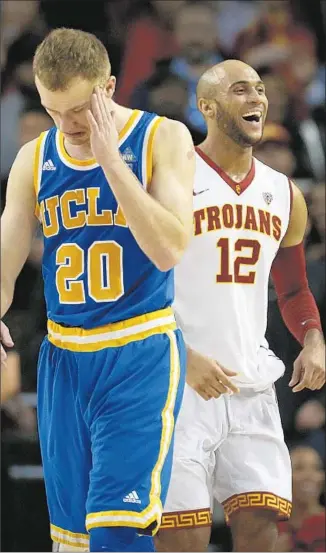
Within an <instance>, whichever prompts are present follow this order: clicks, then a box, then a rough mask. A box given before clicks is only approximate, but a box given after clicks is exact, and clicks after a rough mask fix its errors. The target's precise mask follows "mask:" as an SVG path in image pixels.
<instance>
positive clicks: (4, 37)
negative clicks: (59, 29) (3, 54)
mask: <svg viewBox="0 0 326 553" xmlns="http://www.w3.org/2000/svg"><path fill="white" fill-rule="evenodd" d="M39 7H40V2H39V0H19V9H17V0H5V2H1V38H0V40H1V44H2V45H3V46H4V48H8V46H9V45H10V44H11V43H12V42H13V41H14V40H16V38H18V37H19V36H20V35H21V34H22V33H23V32H24V31H25V30H26V29H29V28H30V27H32V26H33V27H34V28H36V27H38V28H39V29H41V28H42V19H41V17H40V13H39Z"/></svg>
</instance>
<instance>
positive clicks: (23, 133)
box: [18, 104, 53, 148]
mask: <svg viewBox="0 0 326 553" xmlns="http://www.w3.org/2000/svg"><path fill="white" fill-rule="evenodd" d="M52 126H53V121H52V119H51V117H50V116H49V115H48V114H47V113H46V111H45V110H44V108H43V107H42V106H41V105H40V104H34V105H33V104H27V105H25V106H24V108H23V110H22V112H21V114H20V119H19V128H18V133H19V135H18V145H19V148H21V147H22V146H24V144H26V143H27V142H30V141H31V140H34V138H36V137H37V136H39V135H40V134H41V133H42V132H43V131H46V130H48V129H50V128H51V127H52Z"/></svg>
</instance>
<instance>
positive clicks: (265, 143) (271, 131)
mask: <svg viewBox="0 0 326 553" xmlns="http://www.w3.org/2000/svg"><path fill="white" fill-rule="evenodd" d="M254 155H255V157H256V158H257V159H259V160H260V161H262V162H263V163H266V165H269V167H272V169H275V170H276V171H279V172H280V173H284V174H285V175H286V176H288V177H292V176H293V174H294V171H295V167H296V160H295V157H294V155H293V152H292V150H291V147H290V135H289V133H288V131H287V130H286V129H285V127H283V126H281V125H278V124H276V123H266V125H265V128H264V134H263V137H262V139H261V141H260V143H259V144H257V145H256V147H255V149H254Z"/></svg>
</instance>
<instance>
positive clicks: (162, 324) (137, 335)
mask: <svg viewBox="0 0 326 553" xmlns="http://www.w3.org/2000/svg"><path fill="white" fill-rule="evenodd" d="M176 328H177V324H176V322H175V318H174V315H173V311H172V309H171V307H168V308H166V309H160V310H159V311H154V312H152V313H146V314H145V315H140V316H138V317H133V318H132V319H127V320H125V321H122V322H119V323H112V324H109V325H105V326H101V327H98V328H94V329H91V330H85V329H83V328H72V327H65V326H61V325H60V324H58V323H55V322H53V321H51V320H48V339H49V341H50V342H51V343H52V344H54V345H55V346H57V347H59V348H62V349H67V350H70V351H76V352H81V351H99V350H101V349H104V348H109V347H120V346H124V345H126V344H129V343H130V342H135V341H136V340H144V339H145V338H148V337H149V336H152V335H154V334H162V333H165V332H168V331H169V330H175V329H176Z"/></svg>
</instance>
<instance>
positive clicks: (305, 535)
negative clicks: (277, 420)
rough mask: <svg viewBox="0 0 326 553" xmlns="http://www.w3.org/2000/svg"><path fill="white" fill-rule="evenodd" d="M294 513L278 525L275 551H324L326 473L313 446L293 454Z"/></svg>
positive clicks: (295, 450)
mask: <svg viewBox="0 0 326 553" xmlns="http://www.w3.org/2000/svg"><path fill="white" fill-rule="evenodd" d="M291 460H292V469H293V510H292V515H291V518H290V520H289V521H287V522H280V523H279V532H280V535H279V538H278V542H277V545H276V548H275V551H325V545H326V543H325V528H326V519H325V509H324V508H323V507H322V506H321V504H320V496H321V493H322V491H323V489H324V483H325V473H324V470H323V466H322V462H321V459H320V458H319V456H318V454H317V453H316V452H315V451H314V450H313V449H312V448H310V447H304V446H297V447H295V448H293V449H292V451H291Z"/></svg>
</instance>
